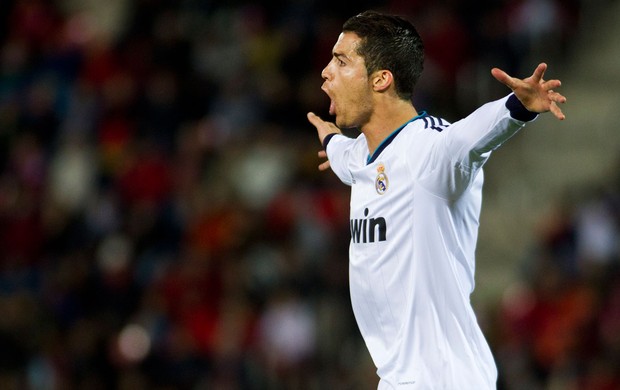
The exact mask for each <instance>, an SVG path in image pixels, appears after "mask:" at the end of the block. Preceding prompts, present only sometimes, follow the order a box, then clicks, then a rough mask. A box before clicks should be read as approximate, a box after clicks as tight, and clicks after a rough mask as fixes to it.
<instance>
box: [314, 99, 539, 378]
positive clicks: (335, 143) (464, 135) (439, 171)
mask: <svg viewBox="0 0 620 390" xmlns="http://www.w3.org/2000/svg"><path fill="white" fill-rule="evenodd" d="M534 117H535V114H532V113H530V112H528V111H527V110H525V109H524V107H523V106H522V105H521V104H520V102H519V101H518V100H517V99H516V97H514V95H510V96H509V97H506V98H503V99H500V100H498V101H495V102H491V103H488V104H486V105H484V106H482V107H480V108H479V109H478V110H476V111H475V112H474V113H472V114H471V115H469V116H468V117H467V118H465V119H463V120H461V121H459V122H456V123H454V124H451V125H450V124H448V123H447V122H446V121H444V120H442V119H439V118H435V117H432V116H429V115H426V114H424V113H423V114H421V115H419V116H418V117H416V118H414V119H412V120H411V121H410V122H408V123H407V124H405V125H404V126H403V127H401V128H400V129H398V130H396V131H395V132H394V133H392V135H390V137H388V138H387V139H386V140H385V141H384V142H383V143H382V144H381V145H380V146H379V148H378V149H377V150H376V151H375V153H374V154H373V155H372V156H369V154H368V145H367V143H366V138H365V137H364V135H363V134H361V135H360V136H359V137H357V138H356V139H352V138H348V137H345V136H343V135H335V136H331V137H330V138H326V140H325V141H324V142H326V143H327V145H326V151H327V155H328V157H329V160H330V164H331V167H332V170H333V171H334V173H335V174H336V175H337V176H338V177H339V178H340V179H341V180H342V181H343V182H344V183H345V184H347V185H350V186H351V210H350V213H351V219H350V224H351V244H350V249H349V256H350V259H349V278H350V290H351V301H352V306H353V311H354V314H355V318H356V320H357V323H358V326H359V329H360V331H361V334H362V336H363V338H364V341H365V342H366V345H367V347H368V350H369V352H370V355H371V357H372V359H373V361H374V363H375V365H376V366H377V374H378V375H379V377H380V378H381V380H380V383H379V388H380V389H476V390H481V389H492V388H495V386H496V384H495V383H496V379H497V369H496V367H495V363H494V361H493V357H492V355H491V352H490V349H489V347H488V344H487V342H486V341H485V338H484V336H483V334H482V332H481V330H480V328H479V326H478V323H477V321H476V316H475V314H474V312H473V309H472V307H471V304H470V300H469V295H470V294H471V292H472V291H473V289H474V268H475V266H474V252H475V247H476V239H477V235H478V223H479V216H480V205H481V200H482V182H483V174H482V169H481V168H482V165H483V164H484V163H485V161H486V160H487V159H488V158H489V155H490V153H491V151H492V150H494V149H496V148H497V147H498V146H500V145H501V144H502V143H503V142H504V141H506V140H507V139H508V138H510V137H511V136H512V135H514V134H515V133H516V132H517V131H518V130H519V129H520V128H522V127H523V125H524V124H525V121H526V120H531V119H533V118H534ZM515 118H520V119H522V120H518V119H515Z"/></svg>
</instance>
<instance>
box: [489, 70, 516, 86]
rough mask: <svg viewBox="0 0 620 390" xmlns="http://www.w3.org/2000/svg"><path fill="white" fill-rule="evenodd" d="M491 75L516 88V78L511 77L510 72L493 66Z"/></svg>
mask: <svg viewBox="0 0 620 390" xmlns="http://www.w3.org/2000/svg"><path fill="white" fill-rule="evenodd" d="M491 75H493V77H495V79H496V80H497V81H499V82H500V83H502V84H504V85H505V86H507V87H508V88H510V89H514V87H515V85H514V79H513V78H512V77H510V76H509V75H508V73H506V72H504V71H503V70H501V69H499V68H493V69H491Z"/></svg>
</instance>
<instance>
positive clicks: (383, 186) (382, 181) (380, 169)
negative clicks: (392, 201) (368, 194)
mask: <svg viewBox="0 0 620 390" xmlns="http://www.w3.org/2000/svg"><path fill="white" fill-rule="evenodd" d="M388 185H389V180H388V178H387V175H386V174H385V165H383V163H379V165H378V166H377V178H376V179H375V189H376V190H377V194H379V195H383V194H385V191H387V189H388Z"/></svg>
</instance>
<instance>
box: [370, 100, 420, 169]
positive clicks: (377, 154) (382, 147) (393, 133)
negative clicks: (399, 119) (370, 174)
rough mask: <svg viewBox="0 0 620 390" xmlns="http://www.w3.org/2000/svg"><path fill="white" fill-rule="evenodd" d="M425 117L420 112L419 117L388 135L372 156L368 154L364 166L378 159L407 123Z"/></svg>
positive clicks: (410, 120) (411, 120)
mask: <svg viewBox="0 0 620 390" xmlns="http://www.w3.org/2000/svg"><path fill="white" fill-rule="evenodd" d="M426 115H427V114H426V111H422V112H421V113H420V114H419V115H417V116H415V117H413V118H411V119H409V120H408V121H407V122H405V124H404V125H402V126H401V127H399V128H398V129H396V130H394V131H393V132H392V133H391V134H390V135H388V136H387V138H386V139H384V140H383V141H381V143H380V144H379V147H378V148H377V149H376V150H375V152H374V153H373V154H368V158H367V159H366V165H369V164H372V163H373V162H375V160H376V159H377V157H379V155H380V154H381V152H382V151H383V149H385V148H387V146H388V145H389V144H391V143H392V141H394V138H396V136H397V135H398V133H400V132H401V130H402V129H404V128H405V126H407V125H408V124H409V123H411V122H413V121H415V120H417V119H420V118H424V117H425V116H426Z"/></svg>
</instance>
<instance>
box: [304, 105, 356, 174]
mask: <svg viewBox="0 0 620 390" xmlns="http://www.w3.org/2000/svg"><path fill="white" fill-rule="evenodd" d="M308 120H309V121H310V123H312V124H313V125H314V127H316V130H317V134H318V136H319V141H320V142H321V145H323V150H321V151H319V158H328V154H329V160H327V161H324V162H323V163H321V164H320V165H319V170H321V171H324V170H327V169H328V168H330V167H331V169H332V171H333V172H334V173H335V174H336V176H338V178H339V179H340V180H341V181H342V182H343V183H344V184H347V185H351V183H352V178H351V174H350V172H349V170H348V168H347V166H348V161H349V155H350V152H351V146H352V145H353V142H355V140H354V139H351V138H349V137H346V136H344V135H342V132H341V131H340V129H339V128H338V127H337V126H336V125H335V124H334V123H332V122H326V121H324V120H323V119H321V118H320V117H319V116H317V115H315V114H314V113H312V112H310V113H308ZM328 146H329V151H328Z"/></svg>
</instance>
